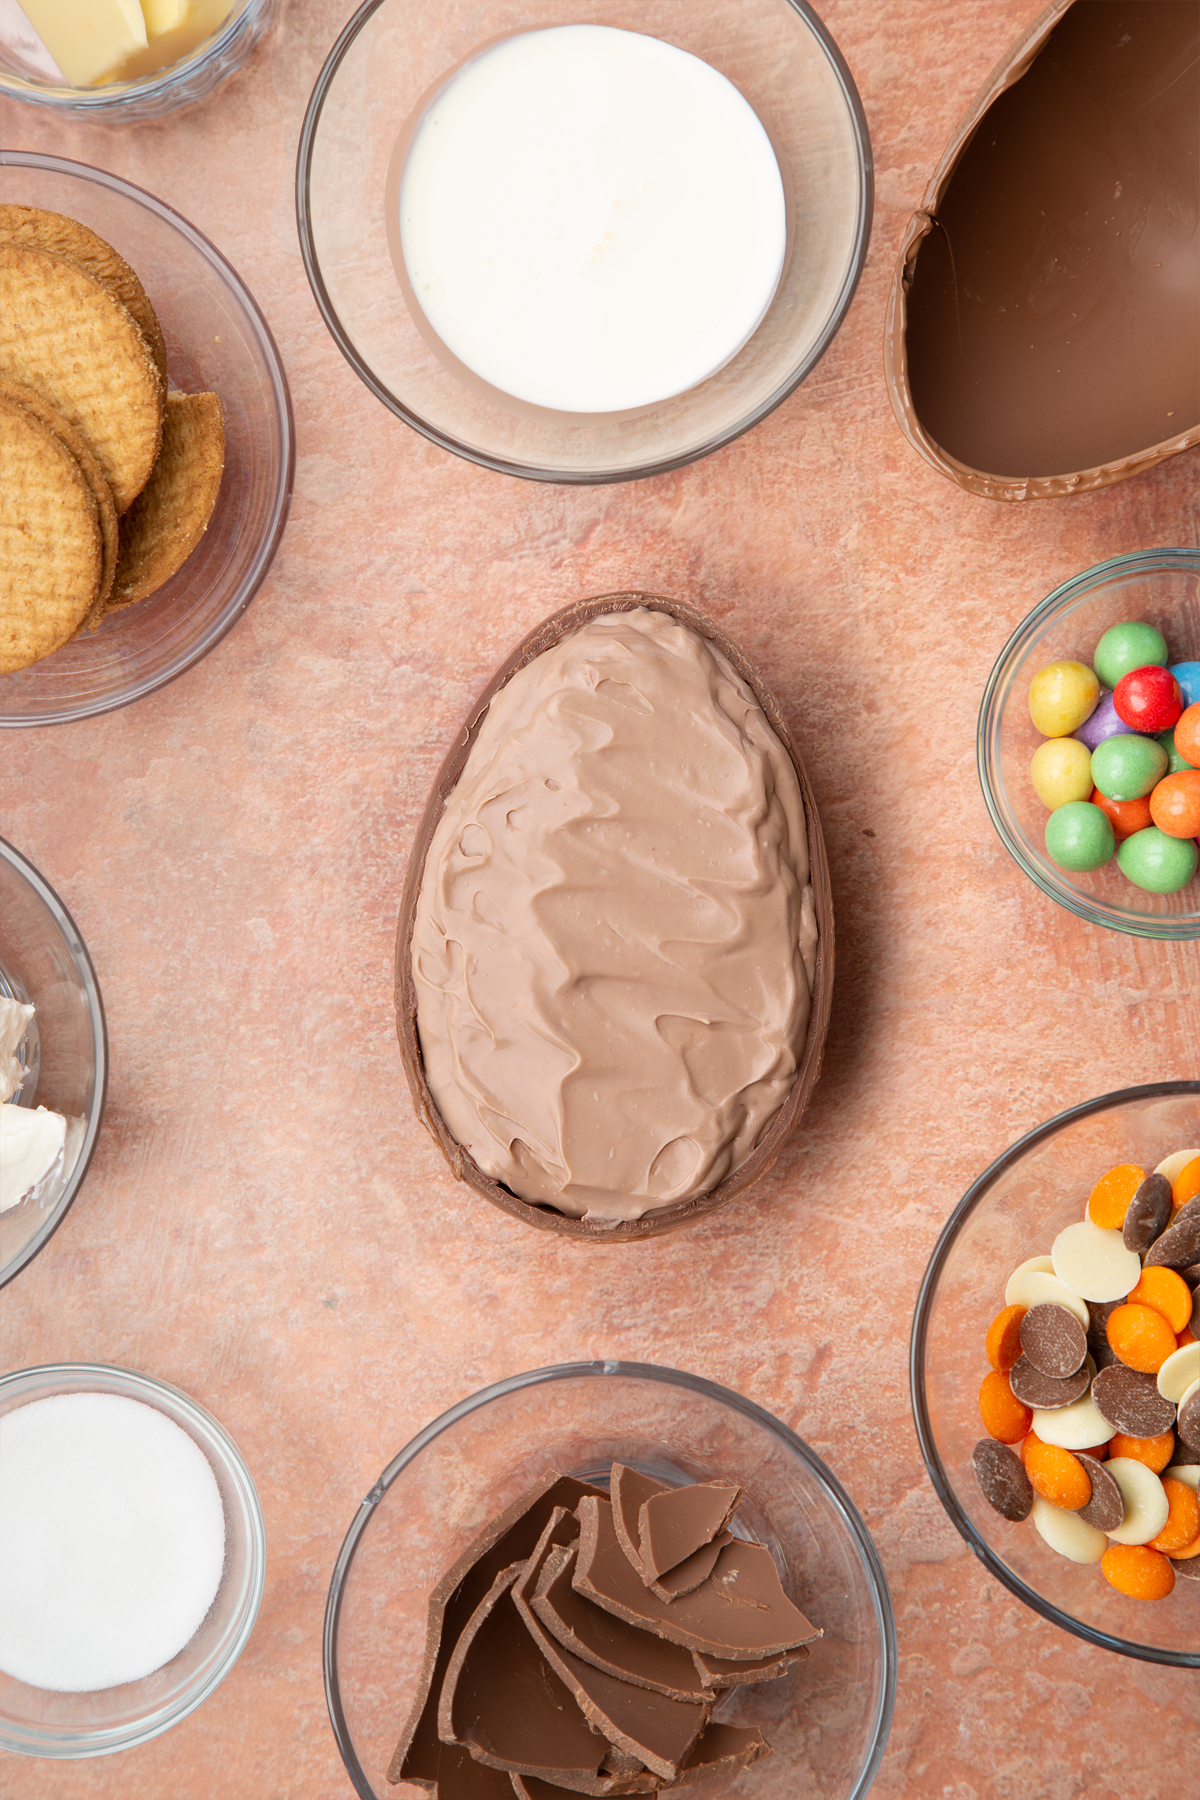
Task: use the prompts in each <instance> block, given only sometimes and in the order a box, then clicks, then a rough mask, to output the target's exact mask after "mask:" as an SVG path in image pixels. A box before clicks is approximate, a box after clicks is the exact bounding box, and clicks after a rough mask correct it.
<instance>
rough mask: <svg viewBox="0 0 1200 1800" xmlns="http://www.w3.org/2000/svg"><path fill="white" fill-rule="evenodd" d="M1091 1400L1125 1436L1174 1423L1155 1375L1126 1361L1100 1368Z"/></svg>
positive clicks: (1154, 1432)
mask: <svg viewBox="0 0 1200 1800" xmlns="http://www.w3.org/2000/svg"><path fill="white" fill-rule="evenodd" d="M1092 1399H1093V1400H1094V1401H1095V1402H1096V1406H1097V1408H1098V1409H1099V1411H1100V1412H1102V1413H1103V1414H1104V1417H1105V1418H1106V1419H1107V1420H1108V1422H1109V1424H1110V1425H1115V1426H1116V1428H1117V1430H1118V1431H1121V1432H1124V1434H1125V1436H1126V1437H1161V1436H1162V1434H1163V1432H1164V1431H1170V1429H1171V1427H1172V1425H1174V1423H1175V1408H1174V1407H1173V1406H1172V1405H1171V1402H1170V1401H1169V1400H1164V1399H1163V1397H1162V1395H1161V1394H1160V1393H1159V1391H1158V1383H1157V1382H1156V1381H1155V1379H1154V1376H1153V1375H1143V1374H1141V1373H1140V1372H1139V1371H1138V1370H1137V1369H1129V1368H1126V1366H1125V1364H1124V1363H1119V1362H1118V1363H1113V1365H1112V1367H1111V1368H1109V1369H1100V1370H1098V1371H1097V1374H1096V1379H1095V1380H1094V1381H1093V1383H1092ZM1197 1430H1198V1431H1200V1418H1198V1419H1197ZM1151 1535H1153V1534H1151Z"/></svg>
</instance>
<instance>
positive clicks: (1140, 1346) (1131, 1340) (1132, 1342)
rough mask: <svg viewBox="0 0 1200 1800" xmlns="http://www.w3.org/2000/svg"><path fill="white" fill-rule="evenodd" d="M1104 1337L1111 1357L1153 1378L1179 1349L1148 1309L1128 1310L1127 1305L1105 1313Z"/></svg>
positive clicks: (1159, 1318)
mask: <svg viewBox="0 0 1200 1800" xmlns="http://www.w3.org/2000/svg"><path fill="white" fill-rule="evenodd" d="M1105 1335H1106V1336H1107V1338H1108V1344H1109V1349H1110V1350H1111V1351H1112V1353H1113V1355H1114V1356H1116V1357H1119V1359H1120V1360H1121V1362H1123V1363H1124V1364H1125V1365H1126V1367H1127V1368H1130V1369H1140V1370H1141V1372H1142V1373H1143V1374H1144V1375H1157V1374H1158V1371H1159V1370H1160V1369H1161V1368H1162V1366H1163V1364H1164V1363H1165V1362H1166V1360H1167V1358H1168V1356H1173V1355H1174V1354H1175V1352H1176V1350H1177V1349H1178V1348H1179V1346H1178V1344H1177V1343H1176V1342H1175V1333H1174V1332H1173V1331H1172V1330H1171V1327H1170V1326H1169V1325H1168V1324H1167V1321H1166V1320H1165V1319H1164V1318H1163V1316H1162V1314H1161V1313H1160V1312H1155V1311H1154V1308H1153V1307H1151V1306H1130V1305H1129V1303H1128V1301H1126V1303H1125V1304H1124V1305H1123V1306H1117V1307H1114V1308H1113V1310H1112V1312H1110V1313H1109V1315H1108V1324H1107V1326H1106V1327H1105Z"/></svg>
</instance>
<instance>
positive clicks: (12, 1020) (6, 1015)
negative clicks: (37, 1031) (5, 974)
mask: <svg viewBox="0 0 1200 1800" xmlns="http://www.w3.org/2000/svg"><path fill="white" fill-rule="evenodd" d="M32 1017H33V1008H32V1006H23V1005H22V1004H21V1002H20V1001H19V1000H10V999H9V997H8V995H7V994H0V1105H2V1104H3V1103H4V1102H5V1101H7V1100H11V1099H12V1097H13V1095H14V1094H15V1093H16V1091H17V1089H18V1088H19V1087H20V1085H21V1083H22V1081H23V1080H24V1079H25V1071H24V1069H23V1068H22V1067H21V1065H20V1063H19V1062H18V1061H17V1051H18V1050H19V1049H20V1047H21V1040H22V1038H23V1037H24V1036H25V1033H26V1032H27V1031H28V1030H29V1021H30V1019H32Z"/></svg>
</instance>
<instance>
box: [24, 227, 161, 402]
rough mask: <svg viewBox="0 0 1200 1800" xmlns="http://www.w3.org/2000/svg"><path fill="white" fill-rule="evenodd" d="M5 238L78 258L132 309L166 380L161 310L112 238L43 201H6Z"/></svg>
mask: <svg viewBox="0 0 1200 1800" xmlns="http://www.w3.org/2000/svg"><path fill="white" fill-rule="evenodd" d="M0 244H30V245H32V246H33V247H34V248H35V249H37V250H46V251H48V252H49V254H50V255H51V256H56V257H57V258H58V259H59V261H60V262H69V263H74V264H75V267H76V268H77V269H82V271H83V273H84V274H85V275H90V276H91V278H92V280H93V281H98V282H99V283H100V285H101V287H103V288H107V290H108V292H109V293H110V294H111V295H112V297H113V299H114V300H119V301H120V303H121V305H122V306H123V307H125V309H126V310H127V311H128V312H130V313H132V315H133V318H134V321H135V323H136V324H137V326H138V329H139V330H140V331H141V334H142V336H143V337H144V338H145V340H146V343H147V345H148V346H149V350H150V354H151V356H152V357H153V358H154V362H155V366H156V367H157V369H158V372H159V374H160V375H161V376H162V378H163V381H164V382H165V381H166V377H167V346H166V343H165V341H164V339H163V334H162V326H161V325H160V324H159V322H158V314H157V313H156V312H155V310H154V308H153V306H151V304H150V297H149V295H148V294H147V293H146V290H145V288H144V287H143V286H142V284H141V282H140V281H139V280H138V278H137V275H136V274H135V273H134V271H133V270H132V269H131V268H130V266H129V264H128V263H127V262H126V261H125V258H124V257H123V256H120V255H118V253H117V252H116V251H115V250H114V249H113V247H112V245H111V244H108V243H106V242H105V241H104V239H103V238H102V237H99V236H97V234H96V233H95V232H94V231H92V230H90V229H89V228H88V226H86V225H81V224H80V222H79V220H78V219H68V218H67V217H66V216H65V214H63V213H56V212H46V211H44V210H43V209H42V208H41V207H40V206H0Z"/></svg>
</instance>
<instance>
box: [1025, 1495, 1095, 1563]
mask: <svg viewBox="0 0 1200 1800" xmlns="http://www.w3.org/2000/svg"><path fill="white" fill-rule="evenodd" d="M1030 1517H1031V1518H1032V1519H1033V1522H1034V1524H1035V1525H1036V1526H1037V1528H1038V1531H1039V1532H1040V1533H1041V1535H1042V1537H1044V1538H1045V1540H1046V1542H1047V1543H1048V1544H1049V1546H1050V1548H1051V1549H1052V1550H1057V1551H1058V1554H1059V1555H1060V1556H1067V1557H1069V1558H1070V1559H1071V1561H1072V1562H1076V1563H1097V1562H1099V1561H1100V1558H1101V1557H1102V1556H1103V1555H1104V1552H1105V1551H1106V1550H1107V1549H1108V1538H1107V1537H1106V1536H1105V1534H1104V1532H1102V1531H1097V1530H1096V1527H1095V1526H1094V1525H1089V1524H1088V1523H1087V1521H1086V1519H1081V1518H1080V1516H1079V1514H1078V1513H1073V1512H1064V1511H1063V1509H1062V1507H1061V1506H1051V1504H1050V1502H1049V1500H1043V1499H1042V1496H1041V1495H1040V1494H1035V1495H1034V1496H1033V1512H1032V1513H1031V1515H1030Z"/></svg>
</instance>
